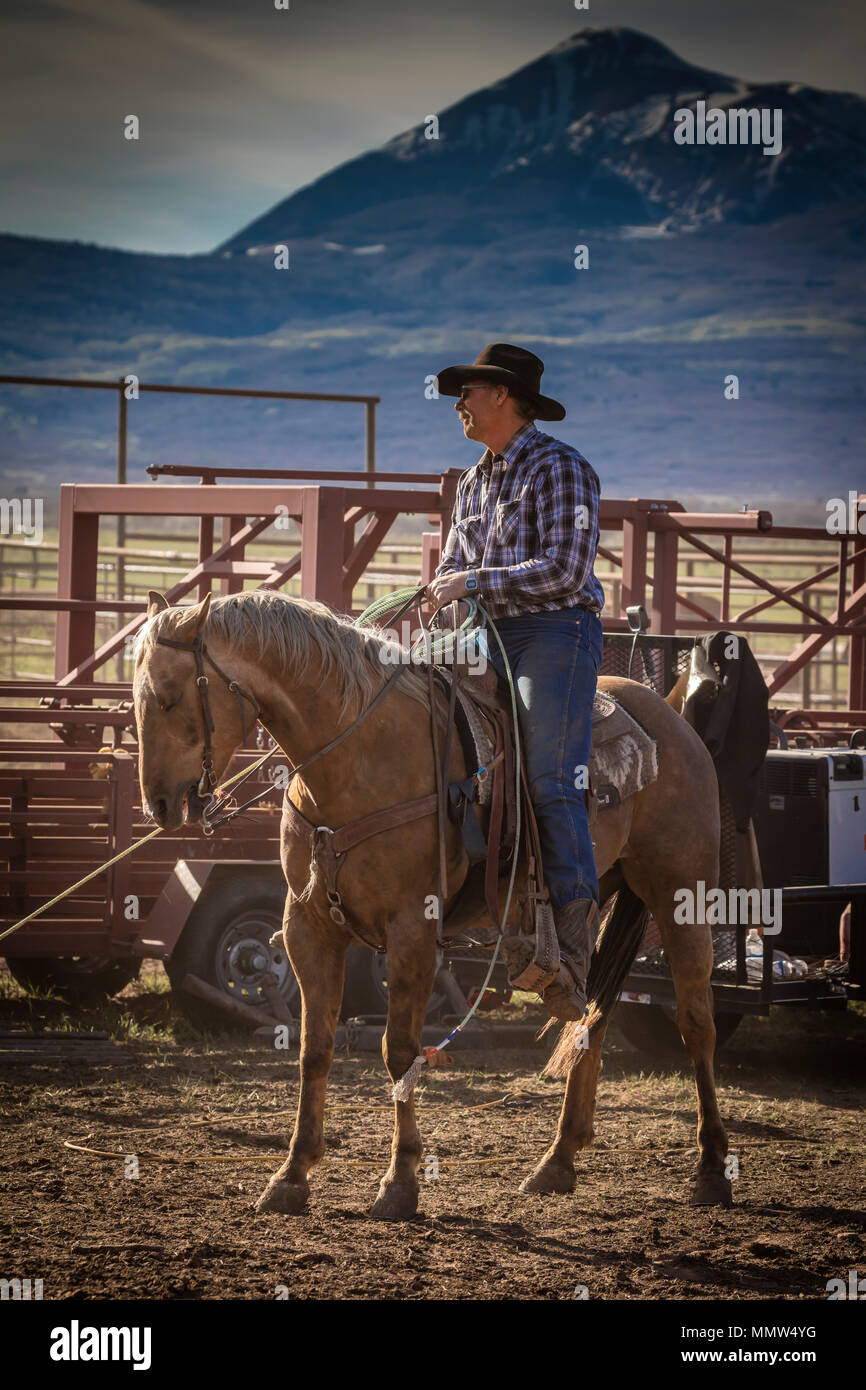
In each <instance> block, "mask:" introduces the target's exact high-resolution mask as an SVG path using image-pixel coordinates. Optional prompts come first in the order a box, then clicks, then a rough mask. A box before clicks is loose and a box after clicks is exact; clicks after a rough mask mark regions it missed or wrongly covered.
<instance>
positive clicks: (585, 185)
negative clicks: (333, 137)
mask: <svg viewBox="0 0 866 1390" xmlns="http://www.w3.org/2000/svg"><path fill="white" fill-rule="evenodd" d="M783 96H784V108H785V109H784V148H783V150H782V151H781V153H780V154H778V155H777V156H776V157H774V158H768V157H766V156H765V154H764V151H763V149H762V148H761V147H760V146H759V145H753V144H750V145H746V146H741V147H739V148H737V149H730V148H724V149H720V148H716V147H707V146H701V147H696V146H693V147H684V146H682V145H676V144H675V143H674V140H673V128H674V113H675V111H676V110H677V109H678V108H680V107H682V106H685V105H690V104H693V103H694V101H695V100H696V99H697V98H704V99H705V100H707V104H708V105H710V106H713V105H718V104H719V103H720V102H723V103H726V104H729V103H730V101H731V99H732V98H734V99H736V101H737V103H738V104H742V105H744V106H747V107H755V106H765V107H766V106H769V107H778V106H780V105H782V97H783ZM839 130H846V131H847V132H849V134H848V135H847V136H846V139H845V140H842V141H841V142H840V140H839V138H838V132H839ZM864 145H866V103H864V102H863V101H862V99H860V98H856V97H848V96H844V95H842V94H834V93H821V92H816V91H815V90H814V89H812V88H808V87H797V86H796V85H795V84H787V85H785V84H775V85H773V86H767V85H765V86H760V85H759V86H751V87H750V85H749V84H748V83H746V82H742V81H738V80H736V79H735V78H732V77H729V76H726V75H725V74H723V73H718V72H714V71H711V70H709V69H705V68H700V67H696V66H695V65H694V64H692V63H689V62H687V61H686V60H685V59H683V58H681V57H679V56H678V55H677V54H676V53H674V52H673V50H672V49H670V48H668V47H667V45H666V44H663V43H661V42H660V41H659V40H658V39H654V38H652V37H651V36H650V35H648V34H644V33H642V32H640V31H639V30H636V29H630V28H626V27H615V28H604V29H599V28H593V27H586V28H583V29H579V30H577V31H576V32H575V33H574V34H572V35H571V36H570V37H569V38H567V39H564V40H563V41H562V42H561V43H559V44H556V45H555V46H554V47H553V48H551V49H550V50H549V51H548V52H546V53H543V54H542V55H541V56H540V57H538V58H534V59H533V60H531V61H530V62H529V63H527V64H525V65H524V66H523V67H521V68H518V69H517V70H516V71H515V72H512V73H510V74H508V75H507V76H505V77H503V78H501V79H500V80H499V81H497V82H494V83H492V84H491V85H490V86H488V87H485V88H482V89H481V90H479V91H476V92H473V93H471V94H470V95H468V96H466V97H464V98H462V99H461V100H460V101H458V102H455V103H454V105H453V106H450V107H448V108H447V109H446V110H444V111H442V112H440V113H439V115H438V117H437V118H436V126H435V129H431V123H430V121H429V120H428V119H426V118H425V120H424V121H423V122H422V123H421V124H419V125H417V126H415V127H413V128H412V129H411V130H408V131H405V132H403V133H402V134H400V135H397V136H395V137H394V138H393V139H392V140H390V141H389V142H388V143H387V144H386V145H384V146H383V147H382V148H381V149H379V150H375V151H371V152H370V153H369V154H366V155H362V156H360V157H359V158H358V159H354V160H351V161H349V163H347V164H344V165H342V166H340V167H339V168H337V169H335V170H333V171H332V172H331V173H329V174H326V175H325V176H324V177H323V178H321V179H319V180H318V181H317V182H316V183H313V184H311V185H309V186H308V187H307V188H303V189H301V190H300V191H299V192H297V193H295V194H294V195H292V196H291V197H290V198H287V199H286V200H285V201H284V202H282V203H280V204H278V206H277V207H275V208H273V209H272V210H271V211H270V212H268V213H266V214H265V215H264V217H261V218H259V219H258V220H257V221H256V222H254V223H253V224H252V225H251V226H249V227H247V228H245V229H244V230H243V231H242V232H240V233H239V234H238V235H237V236H236V237H234V238H233V239H232V240H231V241H229V242H227V243H226V247H225V248H221V249H226V250H228V251H230V252H232V253H233V252H236V251H247V250H250V249H252V248H254V247H256V246H268V245H274V244H276V243H277V242H281V241H286V240H288V239H291V238H295V239H296V240H310V239H313V240H321V241H323V242H335V243H340V244H346V245H348V246H349V248H350V249H355V248H357V247H362V246H364V245H377V246H379V245H381V246H382V247H383V248H384V247H387V245H388V242H389V239H392V238H393V237H394V236H395V235H399V234H401V233H411V234H413V235H417V236H421V237H423V238H424V239H425V240H433V241H438V242H448V243H450V244H455V245H456V244H471V243H473V242H475V241H477V239H478V237H479V235H485V236H500V237H501V236H502V235H503V234H504V232H503V229H506V228H513V227H514V226H515V225H517V224H518V223H519V224H520V225H522V226H524V227H528V226H529V225H530V224H532V225H537V226H538V227H539V228H542V227H545V228H546V227H551V226H563V227H567V228H569V229H570V228H572V227H593V226H636V225H652V226H662V225H664V226H665V227H668V228H675V227H686V228H694V227H697V226H701V225H703V224H704V223H708V222H718V221H731V222H755V221H759V222H763V221H772V220H773V219H774V218H778V217H782V216H785V215H787V214H789V213H792V212H803V211H806V210H808V209H809V208H811V207H816V206H821V205H822V204H825V203H828V202H837V201H842V200H844V199H846V198H854V197H859V196H862V194H863V192H864V191H866V176H864V174H863V167H864V164H863V148H864Z"/></svg>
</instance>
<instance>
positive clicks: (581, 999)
mask: <svg viewBox="0 0 866 1390" xmlns="http://www.w3.org/2000/svg"><path fill="white" fill-rule="evenodd" d="M554 918H555V921H556V936H557V940H558V941H559V973H558V975H557V978H556V979H555V980H554V981H553V982H552V983H551V984H549V985H548V986H547V988H546V989H545V990H543V992H542V994H541V1001H542V1003H543V1004H544V1006H545V1008H546V1009H548V1010H549V1012H550V1013H551V1014H552V1015H553V1017H554V1018H559V1019H562V1020H563V1021H564V1022H573V1021H574V1020H576V1019H579V1018H583V1015H584V1014H585V1013H586V981H587V976H588V975H589V963H590V960H591V959H592V953H593V951H594V950H595V942H596V937H597V936H598V928H599V923H600V921H601V914H600V913H599V910H598V903H596V902H595V901H594V900H593V899H592V898H575V899H574V900H573V901H572V902H570V903H566V904H565V906H564V907H559V908H557V909H556V911H555V913H554Z"/></svg>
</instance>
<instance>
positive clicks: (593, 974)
mask: <svg viewBox="0 0 866 1390" xmlns="http://www.w3.org/2000/svg"><path fill="white" fill-rule="evenodd" d="M648 918H649V910H648V909H647V908H646V907H645V906H644V904H643V903H642V902H641V900H640V898H639V897H638V896H637V894H636V893H633V892H632V890H631V889H630V888H628V887H627V886H626V885H625V884H623V886H622V888H619V889H618V890H617V894H616V897H615V899H614V903H613V907H612V908H611V909H610V910H609V911H608V912H607V914H606V915H605V918H604V921H603V922H602V925H601V930H600V931H599V934H598V941H597V942H596V948H595V951H594V952H593V956H592V963H591V965H590V969H589V980H588V981H587V993H588V995H589V1001H590V1002H589V1010H588V1013H587V1015H586V1017H585V1018H584V1019H582V1020H581V1022H580V1023H566V1025H565V1027H564V1028H563V1030H562V1032H561V1033H560V1035H559V1039H558V1041H557V1044H556V1047H555V1048H554V1050H553V1055H552V1056H551V1058H550V1061H549V1062H548V1063H547V1066H546V1067H545V1069H544V1070H545V1073H546V1075H548V1076H566V1075H567V1074H568V1072H570V1071H571V1068H572V1067H573V1066H576V1065H577V1063H578V1062H579V1061H580V1059H581V1057H582V1056H583V1054H584V1051H585V1050H586V1049H585V1048H583V1047H575V1045H574V1038H575V1033H576V1032H577V1030H578V1028H580V1029H584V1028H585V1029H587V1031H588V1033H589V1034H592V1033H594V1032H595V1030H596V1029H597V1028H598V1026H599V1024H600V1023H602V1022H603V1020H604V1019H606V1018H607V1017H608V1016H609V1014H610V1012H611V1010H612V1009H613V1006H614V1004H615V1003H616V1001H617V1000H618V999H619V992H620V989H621V987H622V982H623V980H624V979H625V977H626V975H627V974H628V972H629V969H630V968H631V963H632V961H633V960H634V958H635V956H636V955H637V953H638V950H639V948H640V944H641V941H642V940H643V935H644V932H645V931H646V924H647V919H648Z"/></svg>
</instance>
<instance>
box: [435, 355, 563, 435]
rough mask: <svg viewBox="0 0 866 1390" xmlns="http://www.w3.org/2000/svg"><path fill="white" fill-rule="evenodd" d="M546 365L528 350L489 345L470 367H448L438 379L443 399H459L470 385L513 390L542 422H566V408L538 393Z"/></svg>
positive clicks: (549, 397)
mask: <svg viewBox="0 0 866 1390" xmlns="http://www.w3.org/2000/svg"><path fill="white" fill-rule="evenodd" d="M543 371H544V363H543V362H542V360H541V358H540V357H536V356H535V354H534V353H532V352H527V351H526V349H525V348H519V347H513V346H512V344H511V343H488V344H487V347H486V348H485V349H484V351H483V352H481V353H479V355H478V356H477V357H476V359H475V361H474V362H473V363H472V365H471V366H458V367H446V368H445V370H444V371H442V372H440V373H439V375H438V376H437V378H436V382H437V386H438V388H439V394H440V395H441V396H459V395H460V391H461V389H462V387H463V386H464V385H465V384H466V382H467V381H489V382H490V383H491V385H493V384H494V383H495V384H496V385H497V386H510V387H511V389H512V391H514V392H515V394H516V395H518V396H522V397H523V398H524V400H526V401H528V402H529V403H530V405H531V406H532V408H533V410H534V411H535V413H536V415H537V417H538V419H539V420H564V419H565V406H563V405H560V404H559V401H555V400H554V399H553V398H552V397H551V396H542V394H541V392H540V391H539V389H538V388H539V387H540V385H541V373H542V372H543Z"/></svg>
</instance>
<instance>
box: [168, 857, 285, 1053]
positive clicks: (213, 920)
mask: <svg viewBox="0 0 866 1390" xmlns="http://www.w3.org/2000/svg"><path fill="white" fill-rule="evenodd" d="M285 901H286V886H285V883H284V882H283V881H282V880H279V879H277V878H276V877H274V878H273V879H272V880H271V879H269V878H267V877H263V876H262V875H255V876H252V875H250V874H238V875H235V876H233V877H232V878H229V879H225V878H222V879H219V880H217V882H216V883H215V884H214V885H213V888H212V891H211V892H206V893H205V894H204V896H203V897H202V899H200V901H199V902H198V903H197V904H196V907H195V909H194V911H193V912H192V914H191V915H190V918H189V921H188V922H187V924H186V926H185V927H184V929H183V934H182V936H181V938H180V940H179V942H178V943H177V946H176V947H175V949H174V952H173V954H172V957H171V959H170V960H169V961H168V963H167V965H166V970H167V971H168V977H169V979H170V981H171V987H172V992H173V993H174V995H175V998H176V999H177V1001H178V1003H179V1005H180V1007H181V1009H182V1010H183V1012H184V1014H185V1015H186V1017H187V1018H188V1019H189V1020H190V1022H191V1023H194V1024H196V1025H197V1026H198V1027H200V1028H209V1029H212V1028H219V1029H220V1030H225V1029H231V1028H232V1027H233V1026H235V1025H233V1023H232V1020H231V1018H230V1017H229V1015H228V1014H226V1013H223V1012H222V1010H221V1009H219V1008H218V1007H217V1006H216V1005H211V1004H208V1003H207V1002H206V1001H205V1000H203V999H198V998H196V997H195V996H194V995H191V994H187V993H186V992H185V991H184V989H183V988H182V985H183V981H184V978H185V976H187V975H198V977H199V979H201V980H204V981H205V983H206V984H209V985H213V986H214V987H215V988H216V989H219V990H221V991H222V992H223V993H225V994H226V995H227V997H228V998H230V999H237V1000H240V1002H241V1003H243V1004H251V1005H252V1006H253V1007H261V1009H262V1012H263V1013H266V1012H267V1000H266V998H265V994H264V991H263V988H262V986H263V984H265V983H266V982H267V977H268V976H269V975H274V976H276V984H277V988H278V989H279V991H280V994H281V995H282V996H283V998H284V999H285V1001H286V1004H287V1005H288V1007H289V1009H290V1010H291V1012H292V1013H293V1014H298V1013H299V1012H300V1001H299V996H300V990H299V988H298V982H297V979H296V978H295V974H294V971H293V970H292V967H291V965H290V964H289V959H288V956H287V955H286V953H285V951H284V950H283V947H282V945H278V946H272V945H271V944H270V938H271V937H272V936H273V934H274V932H276V931H279V930H280V928H281V927H282V922H283V908H284V906H285Z"/></svg>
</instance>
